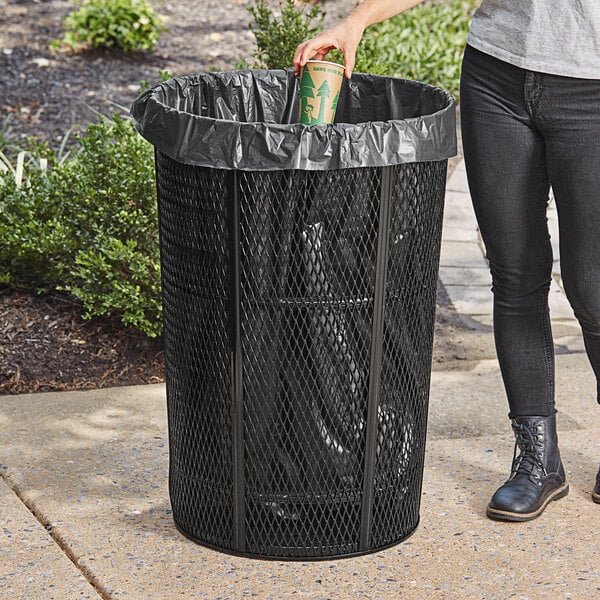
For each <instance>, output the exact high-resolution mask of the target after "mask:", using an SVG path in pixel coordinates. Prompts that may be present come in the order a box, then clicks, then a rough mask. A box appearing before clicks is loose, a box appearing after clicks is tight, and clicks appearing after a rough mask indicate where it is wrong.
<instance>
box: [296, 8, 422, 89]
mask: <svg viewBox="0 0 600 600" xmlns="http://www.w3.org/2000/svg"><path fill="white" fill-rule="evenodd" d="M421 2H423V0H365V2H363V3H362V4H359V5H358V6H357V7H356V8H355V9H354V10H353V11H352V12H351V13H350V14H349V15H348V16H347V17H346V18H345V19H344V20H343V21H341V22H340V23H338V24H337V25H336V26H335V27H332V28H331V29H328V30H327V31H324V32H323V33H320V34H319V35H318V36H316V37H314V38H312V39H310V40H307V41H306V42H303V43H302V44H300V45H299V46H298V48H297V49H296V54H295V55H294V72H295V73H296V75H300V70H301V68H302V67H303V66H304V65H305V64H306V62H307V61H308V60H310V59H311V58H314V59H316V60H324V58H325V56H326V55H327V53H328V52H329V51H330V50H333V49H334V48H337V49H338V50H341V51H342V52H343V53H344V66H345V67H346V77H347V78H348V79H349V78H350V76H351V75H352V69H353V68H354V63H355V61H356V48H357V47H358V43H359V42H360V40H361V38H362V35H363V32H364V31H365V29H366V28H367V27H369V25H374V24H375V23H379V22H381V21H385V20H386V19H389V18H390V17H393V16H394V15H397V14H399V13H401V12H404V11H405V10H407V9H409V8H412V7H413V6H416V5H417V4H420V3H421Z"/></svg>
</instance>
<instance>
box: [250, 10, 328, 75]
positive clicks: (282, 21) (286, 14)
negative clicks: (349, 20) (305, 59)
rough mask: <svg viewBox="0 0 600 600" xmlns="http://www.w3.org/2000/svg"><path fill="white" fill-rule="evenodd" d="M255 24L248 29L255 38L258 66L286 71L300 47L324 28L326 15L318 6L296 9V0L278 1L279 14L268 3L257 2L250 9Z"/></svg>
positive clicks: (252, 23)
mask: <svg viewBox="0 0 600 600" xmlns="http://www.w3.org/2000/svg"><path fill="white" fill-rule="evenodd" d="M248 12H249V13H250V14H251V15H252V18H253V22H251V23H250V25H249V27H250V29H251V31H252V33H253V34H254V37H255V39H256V48H257V49H256V51H255V52H254V55H253V56H254V58H255V59H256V61H257V64H256V67H258V68H262V69H285V68H286V67H290V66H291V65H292V59H293V58H294V52H296V47H297V46H298V44H300V43H301V42H303V41H304V40H306V39H308V38H311V37H313V36H315V35H316V34H317V33H319V31H320V30H321V27H322V22H323V13H322V10H321V8H320V7H319V6H318V5H317V4H315V5H313V6H311V7H310V9H308V8H307V5H306V4H304V5H301V6H300V8H298V7H297V6H296V2H295V1H294V0H285V3H283V2H279V13H280V14H279V15H277V14H276V13H275V11H273V9H271V8H270V6H269V5H268V4H267V2H266V0H255V2H254V6H250V7H249V8H248Z"/></svg>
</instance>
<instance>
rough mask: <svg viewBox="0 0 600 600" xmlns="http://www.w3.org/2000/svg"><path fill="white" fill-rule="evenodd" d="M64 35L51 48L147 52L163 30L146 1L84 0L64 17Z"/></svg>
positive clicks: (158, 17) (160, 22)
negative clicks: (117, 49)
mask: <svg viewBox="0 0 600 600" xmlns="http://www.w3.org/2000/svg"><path fill="white" fill-rule="evenodd" d="M64 22H65V36H64V38H63V39H62V40H61V41H57V42H53V43H52V47H53V48H55V49H56V48H58V47H60V46H61V45H65V46H67V47H70V48H72V49H75V50H77V49H80V48H83V49H89V48H120V49H121V50H124V51H129V50H148V51H151V50H153V49H154V46H156V43H157V42H158V36H159V34H160V33H161V32H162V31H166V29H165V28H164V27H163V26H162V22H163V17H162V16H160V15H157V14H156V12H155V11H154V8H153V7H152V5H151V4H150V3H149V2H148V1H147V0H85V1H84V2H83V3H82V4H81V6H80V8H79V9H78V10H76V11H73V12H71V13H70V14H68V15H67V16H66V17H65V21H64Z"/></svg>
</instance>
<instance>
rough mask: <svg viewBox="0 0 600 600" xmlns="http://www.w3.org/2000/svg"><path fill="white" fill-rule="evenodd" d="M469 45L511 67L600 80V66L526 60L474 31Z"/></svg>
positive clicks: (471, 33)
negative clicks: (482, 38) (481, 37)
mask: <svg viewBox="0 0 600 600" xmlns="http://www.w3.org/2000/svg"><path fill="white" fill-rule="evenodd" d="M467 44H469V46H472V47H473V48H476V49H477V50H480V51H481V52H484V53H485V54H489V55H490V56H493V57H495V58H498V59H499V60H503V61H504V62H507V63H509V64H511V65H515V66H516V67H520V68H521V69H527V70H528V71H536V72H538V73H548V74H550V75H561V76H563V77H575V78H581V79H600V66H599V67H598V69H590V67H589V65H588V66H586V67H578V66H577V65H569V66H568V67H566V66H565V65H564V64H553V63H552V62H549V61H548V60H547V59H546V60H541V59H540V60H535V59H533V58H524V57H522V56H518V55H516V54H512V53H511V52H508V51H507V50H505V49H503V48H498V47H496V46H494V45H493V44H490V43H488V42H486V41H484V40H481V39H479V38H478V37H477V36H476V35H473V32H472V31H471V32H470V33H469V35H468V37H467Z"/></svg>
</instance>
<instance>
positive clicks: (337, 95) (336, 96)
mask: <svg viewBox="0 0 600 600" xmlns="http://www.w3.org/2000/svg"><path fill="white" fill-rule="evenodd" d="M339 100H340V93H339V92H338V93H337V94H336V95H335V98H334V99H333V102H332V103H331V110H332V111H334V112H335V111H336V110H337V105H338V102H339Z"/></svg>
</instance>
